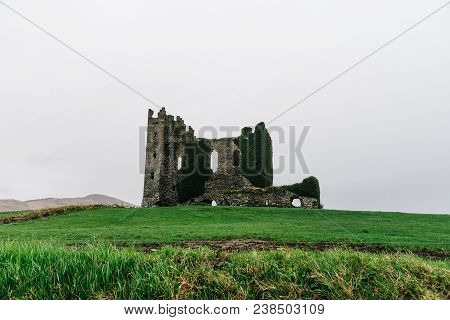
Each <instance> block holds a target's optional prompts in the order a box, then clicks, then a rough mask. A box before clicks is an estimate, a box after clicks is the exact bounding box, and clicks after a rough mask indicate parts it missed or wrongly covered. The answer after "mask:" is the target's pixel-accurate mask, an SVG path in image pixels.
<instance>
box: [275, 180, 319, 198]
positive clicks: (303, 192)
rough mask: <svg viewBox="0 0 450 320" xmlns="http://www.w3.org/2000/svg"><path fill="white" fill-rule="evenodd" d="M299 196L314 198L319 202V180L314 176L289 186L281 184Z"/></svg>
mask: <svg viewBox="0 0 450 320" xmlns="http://www.w3.org/2000/svg"><path fill="white" fill-rule="evenodd" d="M282 188H285V189H287V190H289V191H291V192H293V193H295V194H297V195H299V196H304V197H312V198H316V199H317V200H318V202H319V203H320V186H319V180H318V179H317V178H316V177H312V176H311V177H308V178H306V179H304V180H303V181H302V182H301V183H294V184H291V185H289V186H283V187H282Z"/></svg>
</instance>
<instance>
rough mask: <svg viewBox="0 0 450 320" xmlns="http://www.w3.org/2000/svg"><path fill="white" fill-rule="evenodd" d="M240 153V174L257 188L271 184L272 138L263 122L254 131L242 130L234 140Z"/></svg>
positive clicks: (249, 129)
mask: <svg viewBox="0 0 450 320" xmlns="http://www.w3.org/2000/svg"><path fill="white" fill-rule="evenodd" d="M234 143H235V144H236V145H237V146H238V148H239V150H240V151H241V171H242V174H243V175H244V176H245V177H246V178H247V179H248V180H249V181H250V182H251V183H252V184H253V185H254V186H255V187H259V188H264V187H269V186H271V185H272V184H273V163H272V156H273V154H272V138H271V137H270V134H269V131H268V130H267V129H266V126H265V124H264V122H261V123H258V124H257V125H256V127H255V131H254V132H252V129H251V128H244V129H242V134H241V135H240V136H239V137H238V138H236V139H235V140H234Z"/></svg>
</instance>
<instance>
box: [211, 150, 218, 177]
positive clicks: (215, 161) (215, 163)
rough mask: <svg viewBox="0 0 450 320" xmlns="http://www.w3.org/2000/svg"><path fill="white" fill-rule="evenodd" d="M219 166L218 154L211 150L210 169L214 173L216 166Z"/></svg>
mask: <svg viewBox="0 0 450 320" xmlns="http://www.w3.org/2000/svg"><path fill="white" fill-rule="evenodd" d="M218 167H219V154H218V153H217V151H215V150H214V151H213V152H212V153H211V169H212V171H213V172H214V173H216V171H217V168H218Z"/></svg>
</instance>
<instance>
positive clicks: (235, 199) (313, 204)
mask: <svg viewBox="0 0 450 320" xmlns="http://www.w3.org/2000/svg"><path fill="white" fill-rule="evenodd" d="M294 199H300V202H301V207H302V208H306V209H318V208H319V202H318V201H317V199H315V198H310V197H304V196H298V195H296V194H295V193H293V192H291V191H288V190H285V189H283V188H279V187H269V188H263V189H261V188H254V187H251V188H244V189H240V190H229V191H226V190H225V191H224V190H223V189H215V190H214V191H210V192H209V193H208V194H205V195H203V196H201V197H198V198H196V199H194V200H193V201H192V203H207V204H210V203H211V202H212V201H215V202H216V203H217V204H218V205H225V206H250V207H280V208H291V207H293V204H292V201H293V200H294Z"/></svg>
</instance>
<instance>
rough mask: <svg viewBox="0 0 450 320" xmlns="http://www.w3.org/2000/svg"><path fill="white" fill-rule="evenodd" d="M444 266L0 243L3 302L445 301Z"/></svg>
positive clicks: (347, 255) (399, 260) (377, 257)
mask: <svg viewBox="0 0 450 320" xmlns="http://www.w3.org/2000/svg"><path fill="white" fill-rule="evenodd" d="M449 265H450V263H449V261H428V260H424V259H421V258H418V257H416V256H413V255H406V254H394V255H387V254H370V253H361V252H355V251H348V250H329V251H324V252H312V251H301V250H296V249H286V250H276V251H263V252H242V253H227V252H222V251H214V250H210V249H206V248H205V249H195V250H194V249H180V248H170V247H167V248H163V249H160V250H157V251H155V252H152V253H149V254H147V253H143V252H138V251H135V250H132V249H117V248H114V247H112V246H106V245H105V246H86V247H81V248H72V249H69V248H65V247H58V246H53V245H43V244H25V243H11V242H6V243H0V298H2V299H300V298H301V299H448V298H449V283H450V281H449V280H450V271H449Z"/></svg>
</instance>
